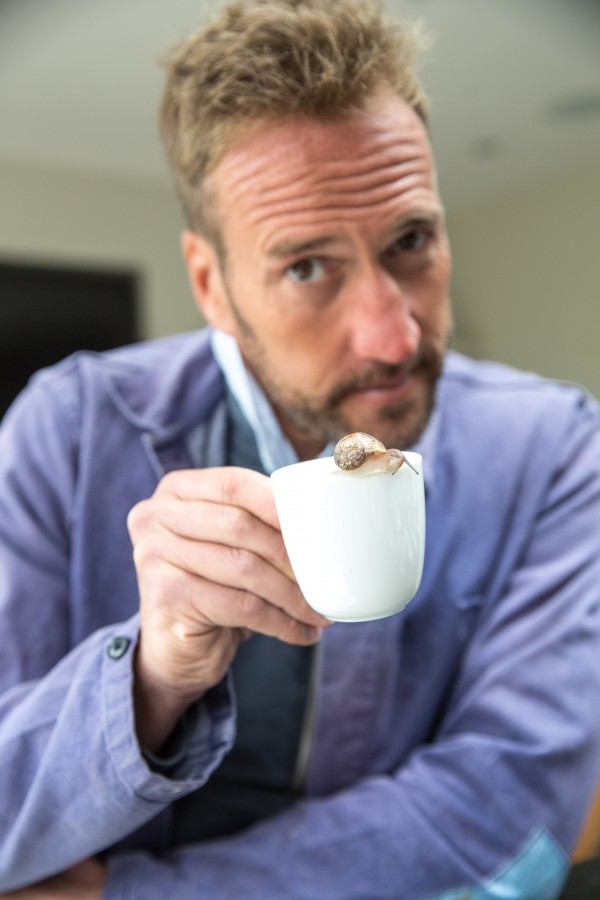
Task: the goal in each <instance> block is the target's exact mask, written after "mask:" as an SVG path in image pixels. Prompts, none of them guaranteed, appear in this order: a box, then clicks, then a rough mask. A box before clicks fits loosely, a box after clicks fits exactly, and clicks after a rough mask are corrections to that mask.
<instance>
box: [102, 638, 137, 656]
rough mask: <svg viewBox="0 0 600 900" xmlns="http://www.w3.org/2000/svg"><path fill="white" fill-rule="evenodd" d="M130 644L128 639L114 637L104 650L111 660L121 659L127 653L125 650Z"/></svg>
mask: <svg viewBox="0 0 600 900" xmlns="http://www.w3.org/2000/svg"><path fill="white" fill-rule="evenodd" d="M130 643H131V641H130V640H129V638H128V637H124V636H123V635H117V637H114V638H113V639H112V641H111V642H110V644H109V645H108V647H107V648H106V652H107V653H108V655H109V656H110V658H111V659H121V657H122V656H124V655H125V654H126V653H127V649H128V647H129V645H130Z"/></svg>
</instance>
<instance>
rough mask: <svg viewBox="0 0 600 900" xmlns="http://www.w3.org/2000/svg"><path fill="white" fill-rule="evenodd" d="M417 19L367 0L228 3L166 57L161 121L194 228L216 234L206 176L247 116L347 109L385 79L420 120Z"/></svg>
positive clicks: (421, 99) (360, 104) (422, 111)
mask: <svg viewBox="0 0 600 900" xmlns="http://www.w3.org/2000/svg"><path fill="white" fill-rule="evenodd" d="M420 46H421V39H420V32H419V29H418V28H417V27H415V26H414V25H406V24H403V25H400V24H392V23H389V22H387V21H386V20H385V19H384V17H383V14H382V11H381V9H380V6H379V4H378V3H376V2H370V0H251V2H248V3H233V4H230V5H228V6H225V7H223V8H222V10H221V11H220V12H219V13H218V14H217V15H216V16H215V17H214V18H213V19H212V20H211V21H210V22H209V23H208V24H207V25H206V26H205V27H203V28H201V29H200V30H199V31H198V32H196V33H195V34H193V35H192V36H191V37H190V38H188V39H187V40H185V41H184V42H183V43H182V44H180V45H179V46H178V47H177V48H176V49H175V51H174V52H173V54H172V56H171V58H170V59H169V60H168V61H167V63H166V67H167V80H166V86H165V91H164V95H163V100H162V104H161V109H160V131H161V136H162V139H163V142H164V146H165V150H166V154H167V159H168V161H169V164H170V167H171V170H172V173H173V176H174V179H175V184H176V187H177V191H178V194H179V196H180V199H181V202H182V206H183V210H184V214H185V217H186V220H187V223H188V225H189V227H190V228H192V229H194V230H195V231H198V232H199V233H201V234H203V235H204V236H206V237H208V238H210V239H212V240H218V233H217V229H216V223H215V221H214V216H213V215H211V204H210V203H209V202H207V197H206V191H205V190H204V186H205V179H206V176H207V175H209V174H210V172H211V171H212V170H213V169H214V168H215V166H216V165H217V164H218V162H219V160H220V158H221V156H222V155H223V153H224V152H225V151H226V149H227V146H228V143H229V142H230V141H231V140H232V138H233V137H234V135H235V133H236V132H238V131H239V129H241V128H242V127H243V126H244V125H247V124H248V123H249V122H256V121H269V120H272V119H281V118H283V117H285V116H286V115H294V114H303V115H314V116H332V115H343V114H345V113H348V112H351V111H352V110H356V109H359V108H362V107H363V105H364V103H365V101H366V99H367V98H368V97H369V95H370V94H371V93H372V92H373V91H374V90H375V88H377V87H378V86H379V85H381V84H388V85H390V86H391V87H392V89H393V90H394V91H396V93H397V94H398V95H399V96H401V97H402V98H403V99H404V100H405V101H406V102H407V103H408V104H409V105H410V106H411V107H412V108H413V109H414V110H415V112H416V113H417V114H418V115H419V116H420V117H421V119H423V120H424V121H426V119H427V101H426V97H425V94H424V92H423V90H422V88H421V85H420V83H419V81H418V79H417V76H416V73H415V61H416V57H417V53H418V51H419V49H420Z"/></svg>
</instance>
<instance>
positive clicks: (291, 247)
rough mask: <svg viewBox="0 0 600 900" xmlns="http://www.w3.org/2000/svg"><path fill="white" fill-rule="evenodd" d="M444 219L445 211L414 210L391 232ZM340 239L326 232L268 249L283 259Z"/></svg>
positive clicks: (314, 249)
mask: <svg viewBox="0 0 600 900" xmlns="http://www.w3.org/2000/svg"><path fill="white" fill-rule="evenodd" d="M442 219H443V213H442V212H441V211H438V210H419V211H417V212H412V213H410V215H408V216H406V217H404V218H402V219H400V220H399V221H398V222H396V223H395V224H394V226H393V228H392V229H391V232H394V233H397V232H399V231H405V230H406V229H407V228H415V227H418V226H419V225H437V224H438V222H440V221H441V220H442ZM340 240H343V238H342V237H340V236H337V235H330V234H325V235H322V236H321V237H316V238H309V239H308V240H306V241H294V240H289V241H280V242H279V243H278V244H274V245H273V246H272V247H271V248H270V249H269V251H268V256H270V257H272V258H274V259H283V258H285V257H288V256H303V255H304V254H306V253H314V252H315V251H316V250H323V249H324V248H325V247H328V246H330V245H331V244H334V243H336V242H338V241H340Z"/></svg>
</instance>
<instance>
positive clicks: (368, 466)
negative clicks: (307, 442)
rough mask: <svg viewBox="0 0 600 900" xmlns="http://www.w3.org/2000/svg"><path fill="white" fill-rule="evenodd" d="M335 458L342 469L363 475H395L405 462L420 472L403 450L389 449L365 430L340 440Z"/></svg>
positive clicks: (414, 470) (335, 451)
mask: <svg viewBox="0 0 600 900" xmlns="http://www.w3.org/2000/svg"><path fill="white" fill-rule="evenodd" d="M333 460H334V462H335V464H336V466H337V467H338V469H341V471H343V472H348V473H350V472H352V473H356V474H357V475H361V476H363V475H376V474H381V473H388V474H390V475H393V474H394V473H395V472H397V471H398V469H399V468H400V467H401V466H403V465H404V463H406V465H407V466H408V467H409V468H410V469H412V470H413V472H415V473H416V474H418V472H417V470H416V469H415V467H414V466H413V465H411V463H410V462H409V461H408V459H407V458H406V456H405V454H404V453H403V452H402V450H396V449H395V448H392V449H390V450H387V449H386V447H385V446H384V444H382V443H381V441H379V440H377V438H375V437H373V435H371V434H366V432H364V431H355V432H354V433H353V434H347V435H346V436H345V437H343V438H342V439H341V440H339V441H338V442H337V444H336V446H335V449H334V451H333Z"/></svg>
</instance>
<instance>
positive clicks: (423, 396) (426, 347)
mask: <svg viewBox="0 0 600 900" xmlns="http://www.w3.org/2000/svg"><path fill="white" fill-rule="evenodd" d="M228 295H229V302H230V305H231V310H232V312H233V315H234V317H235V319H236V321H237V324H238V327H239V331H240V335H241V336H242V337H243V347H240V350H241V351H242V353H243V356H244V359H245V362H246V364H247V365H248V367H249V368H250V370H251V372H252V374H253V375H254V377H255V378H256V379H257V381H258V382H259V384H260V385H261V387H262V389H263V390H264V391H265V393H266V395H267V397H268V398H269V400H270V402H271V404H272V406H273V408H274V410H275V412H276V414H277V415H278V417H279V419H280V422H281V424H282V427H283V429H284V431H287V430H288V429H286V425H287V426H289V428H290V430H292V431H297V432H301V433H302V435H303V436H305V437H306V438H307V439H310V440H313V441H315V442H317V441H318V442H320V443H321V444H322V445H323V446H325V445H326V444H327V443H329V442H336V441H338V440H339V439H340V438H341V437H343V436H344V435H346V434H350V433H351V432H354V431H365V430H368V429H370V433H372V434H374V435H375V437H377V438H378V439H379V440H381V441H382V442H383V443H384V444H385V446H386V447H397V448H398V449H403V448H404V449H406V448H409V447H412V446H414V444H415V443H416V442H417V440H418V439H419V437H420V436H421V435H422V433H423V432H424V430H425V428H426V426H427V423H428V421H429V419H430V417H431V414H432V412H433V409H434V407H435V398H436V387H437V382H438V379H439V376H440V373H441V370H442V366H443V362H444V356H445V352H446V349H447V345H448V339H446V340H444V341H441V342H440V343H441V345H442V347H441V349H440V346H439V345H438V343H437V342H436V343H434V342H432V341H428V340H424V341H422V342H421V344H420V345H419V348H418V350H417V352H416V353H415V354H414V356H413V357H411V359H410V360H408V361H405V362H403V363H402V364H401V365H391V364H387V363H380V362H373V363H372V364H371V365H370V367H369V368H368V369H367V370H365V371H363V372H362V373H360V374H356V375H352V376H350V377H348V378H346V379H345V380H344V381H343V382H341V383H340V384H339V385H337V386H336V387H335V388H334V389H333V390H332V391H330V392H329V394H328V395H326V396H325V397H324V398H321V399H319V400H315V399H314V398H311V397H309V396H308V395H306V394H303V393H302V392H301V391H290V390H289V388H286V387H285V386H284V385H283V383H282V382H281V380H280V379H279V378H278V377H277V375H276V373H275V372H273V371H271V369H270V367H269V365H268V363H267V361H266V360H267V354H266V352H265V348H264V345H263V343H262V342H261V340H260V339H259V337H258V335H257V334H256V332H255V331H254V329H253V328H252V327H251V326H250V324H249V323H248V322H247V321H246V319H245V318H244V317H243V316H242V314H241V312H240V310H239V308H238V306H237V304H236V303H235V301H234V300H233V297H232V296H231V291H230V290H228ZM409 373H410V375H411V377H412V378H414V379H415V381H416V382H418V389H415V390H414V391H413V393H412V395H411V397H410V398H408V399H406V400H403V401H400V402H397V403H390V404H389V405H387V406H382V407H380V408H379V409H378V410H377V411H376V413H375V414H374V416H372V417H371V421H370V422H369V423H366V425H367V426H368V427H366V426H365V423H364V422H360V421H356V420H355V419H354V417H352V418H351V417H350V416H348V415H345V414H344V411H343V405H344V401H345V400H346V399H347V398H349V397H351V395H352V394H353V393H354V392H355V391H360V390H364V389H367V388H369V387H370V386H371V385H377V384H379V383H380V382H381V381H385V380H387V379H390V380H392V379H394V378H397V377H399V376H401V375H404V374H409ZM416 388H417V384H416Z"/></svg>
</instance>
